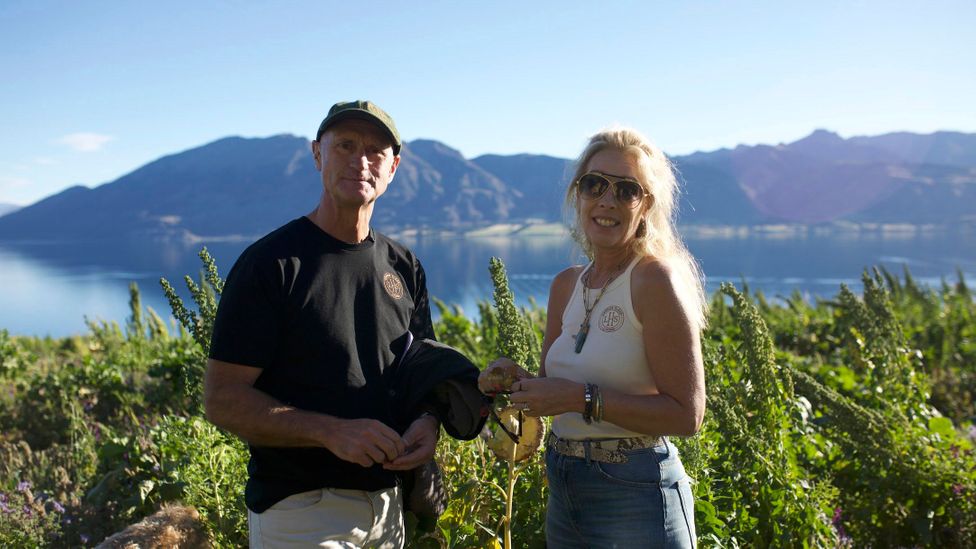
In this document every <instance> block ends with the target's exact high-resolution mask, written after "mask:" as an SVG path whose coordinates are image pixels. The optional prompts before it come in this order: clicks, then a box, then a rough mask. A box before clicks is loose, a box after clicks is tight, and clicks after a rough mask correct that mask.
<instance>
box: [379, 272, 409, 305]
mask: <svg viewBox="0 0 976 549" xmlns="http://www.w3.org/2000/svg"><path fill="white" fill-rule="evenodd" d="M383 289H384V290H386V293H388V294H390V297H392V298H393V299H400V298H402V297H403V293H404V292H403V283H402V282H400V277H398V276H397V275H395V274H393V273H383Z"/></svg>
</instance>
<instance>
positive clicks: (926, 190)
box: [0, 130, 976, 240]
mask: <svg viewBox="0 0 976 549" xmlns="http://www.w3.org/2000/svg"><path fill="white" fill-rule="evenodd" d="M401 154H402V159H401V162H400V167H399V170H398V172H397V175H396V178H395V179H394V181H393V183H392V184H391V185H390V188H389V190H388V191H387V193H386V195H384V196H383V197H382V198H381V199H380V203H379V205H378V207H377V208H376V210H375V214H374V218H373V223H374V225H375V226H377V227H378V228H380V229H381V230H385V231H396V230H404V229H420V230H453V231H463V230H470V229H477V228H480V227H485V226H488V225H492V224H497V223H526V222H557V221H560V220H562V219H563V217H564V214H563V211H564V210H563V194H564V192H565V189H566V184H567V179H568V177H569V174H570V173H571V171H572V162H571V161H570V160H568V159H564V158H556V157H551V156H543V155H529V154H519V155H484V156H479V157H476V158H472V159H468V158H465V157H464V156H463V155H462V154H461V153H460V152H459V151H457V150H455V149H452V148H451V147H450V146H448V145H446V144H444V143H440V142H438V141H433V140H415V141H410V142H408V143H405V144H404V147H403V151H402V153H401ZM672 160H673V161H674V163H675V166H676V168H677V170H678V173H679V179H680V180H681V182H682V184H683V193H682V196H681V199H680V211H679V217H678V220H679V223H680V224H683V225H758V224H773V223H795V224H825V223H832V222H838V221H844V222H854V223H896V224H900V223H911V224H937V225H955V224H967V225H969V224H973V223H974V222H976V134H966V133H958V132H936V133H932V134H925V135H922V134H913V133H891V134H886V135H880V136H873V137H853V138H849V139H844V138H841V137H840V136H838V135H837V134H835V133H832V132H829V131H826V130H817V131H815V132H813V133H812V134H811V135H809V136H807V137H805V138H803V139H800V140H799V141H795V142H793V143H789V144H780V145H774V146H770V145H755V146H744V145H740V146H738V147H736V148H734V149H720V150H717V151H711V152H697V153H694V154H690V155H687V156H679V157H675V158H673V159H672ZM320 192H321V183H320V180H319V177H318V174H317V173H316V172H315V169H314V164H313V162H312V158H311V153H310V147H309V144H308V140H307V139H305V138H301V137H295V136H292V135H276V136H272V137H267V138H247V139H246V138H241V137H228V138H224V139H220V140H218V141H214V142H212V143H209V144H206V145H203V146H200V147H196V148H193V149H190V150H187V151H183V152H179V153H176V154H172V155H169V156H165V157H163V158H160V159H158V160H155V161H153V162H150V163H149V164H146V165H145V166H142V167H140V168H138V169H136V170H135V171H133V172H131V173H128V174H126V175H123V176H122V177H120V178H118V179H116V180H115V181H112V182H109V183H105V184H103V185H99V186H97V187H94V188H88V187H84V186H75V187H71V188H69V189H66V190H64V191H62V192H60V193H57V194H55V195H52V196H50V197H47V198H45V199H43V200H41V201H39V202H37V203H35V204H32V205H30V206H26V207H23V208H21V209H19V210H17V211H13V212H10V213H8V214H6V215H3V216H2V217H0V239H5V240H27V239H29V240H94V239H112V238H118V237H119V236H122V235H128V236H132V237H136V238H166V239H168V238H184V239H186V238H202V239H213V238H226V237H235V236H236V237H241V238H253V237H256V236H259V235H262V234H264V233H266V232H268V231H269V230H271V229H273V228H275V227H277V226H279V225H281V224H282V223H284V222H286V221H288V220H290V219H293V218H295V217H297V216H299V215H303V214H305V213H308V212H309V211H311V209H312V208H313V207H314V205H315V204H316V202H317V200H318V197H319V194H320Z"/></svg>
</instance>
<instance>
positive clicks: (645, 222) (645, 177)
mask: <svg viewBox="0 0 976 549" xmlns="http://www.w3.org/2000/svg"><path fill="white" fill-rule="evenodd" d="M605 150H612V151H620V152H623V153H628V154H633V155H634V157H635V158H637V159H638V171H639V173H640V181H639V182H640V184H641V185H642V186H643V187H644V189H645V190H646V191H647V192H648V194H649V195H650V199H649V200H646V199H645V201H644V202H643V203H642V204H641V206H640V208H642V209H643V213H642V214H641V224H640V225H639V226H638V229H637V234H636V235H635V238H634V240H633V244H632V246H633V251H634V253H635V254H636V255H638V256H651V257H653V258H655V259H657V260H659V261H661V262H662V263H664V264H665V265H667V266H668V267H669V268H670V269H671V271H672V273H673V274H674V275H677V276H676V277H675V278H676V281H677V283H678V287H677V290H678V292H679V294H678V297H679V298H680V299H681V301H682V303H684V304H685V308H686V310H687V312H688V315H689V317H690V318H691V321H692V322H693V323H694V325H695V326H696V328H698V329H703V328H704V327H705V322H706V317H707V312H708V305H707V300H706V297H705V287H704V281H703V277H702V273H701V269H699V267H698V262H697V261H695V258H694V257H693V256H692V255H691V253H690V252H688V249H687V248H686V247H685V245H684V243H683V242H682V241H681V236H680V235H679V234H678V231H677V229H676V227H675V218H676V217H677V213H678V212H677V210H678V208H677V207H676V205H677V202H678V180H677V178H676V177H675V172H674V166H673V165H672V164H671V161H670V160H669V159H668V157H667V156H665V154H664V152H662V151H661V149H659V148H657V146H655V145H654V144H653V143H652V142H651V141H650V140H649V139H647V138H646V137H644V135H642V134H641V133H640V132H638V131H637V130H633V129H630V128H611V129H606V130H603V131H601V132H599V133H597V134H596V135H594V136H593V137H591V138H590V141H589V143H588V144H587V145H586V148H585V149H583V153H582V154H580V156H579V159H577V161H576V169H575V171H574V173H573V178H572V180H571V182H570V185H569V188H568V189H567V190H566V205H567V206H568V207H569V208H570V209H571V210H572V211H573V216H572V223H571V231H572V235H573V239H574V240H576V243H577V244H579V246H580V248H582V249H583V252H584V253H585V254H586V255H587V257H589V258H590V259H592V258H593V246H592V244H591V243H590V241H589V240H588V239H587V238H586V233H585V232H584V231H583V230H582V229H581V228H580V219H579V203H578V201H577V195H576V182H577V181H578V180H579V178H580V176H582V175H583V174H585V173H586V172H587V170H588V169H589V164H590V161H591V160H592V159H593V157H594V156H596V154H597V153H599V152H602V151H605ZM648 202H649V204H650V205H649V206H647V205H646V204H647V203H648Z"/></svg>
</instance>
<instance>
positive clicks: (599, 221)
mask: <svg viewBox="0 0 976 549" xmlns="http://www.w3.org/2000/svg"><path fill="white" fill-rule="evenodd" d="M639 167H640V163H639V160H638V157H637V155H636V154H635V153H632V152H628V151H617V150H603V151H600V152H598V153H596V154H595V155H594V156H593V158H592V159H590V162H589V164H587V166H586V171H587V172H600V173H602V174H605V175H611V176H614V177H615V178H626V179H632V180H635V181H640V175H641V171H640V169H639ZM612 191H613V189H612V188H610V189H607V191H606V192H605V193H603V196H601V197H599V198H596V199H586V198H583V197H582V196H579V195H577V199H576V211H577V212H578V214H579V224H580V229H581V230H582V231H583V233H584V234H585V235H586V237H587V239H588V240H589V241H590V245H591V246H593V249H594V251H596V250H601V249H603V250H612V249H618V248H623V247H628V246H630V245H631V243H632V242H633V239H634V238H635V236H634V235H635V233H636V232H637V225H638V224H639V223H640V220H641V215H642V214H643V213H644V212H645V211H646V210H647V207H648V204H649V202H650V200H651V198H650V195H649V194H648V195H645V196H644V198H643V199H642V200H641V201H640V202H639V203H637V204H636V205H633V206H630V205H627V204H622V203H620V202H619V201H617V199H616V197H615V196H614V193H613V192H612Z"/></svg>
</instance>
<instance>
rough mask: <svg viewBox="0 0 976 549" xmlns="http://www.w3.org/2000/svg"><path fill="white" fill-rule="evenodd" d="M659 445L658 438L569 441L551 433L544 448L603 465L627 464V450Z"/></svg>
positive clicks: (659, 440)
mask: <svg viewBox="0 0 976 549" xmlns="http://www.w3.org/2000/svg"><path fill="white" fill-rule="evenodd" d="M660 443H661V438H660V437H652V436H644V437H633V438H607V439H602V440H589V439H588V440H570V439H567V438H559V437H557V436H555V435H553V434H552V433H551V432H550V433H549V436H547V437H546V446H547V447H548V448H552V450H553V451H554V452H556V453H558V454H562V455H564V456H572V457H578V458H586V459H589V460H592V461H600V462H603V463H627V455H626V454H625V453H624V452H626V451H628V450H639V449H641V448H653V447H654V446H657V445H658V444H660Z"/></svg>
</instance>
